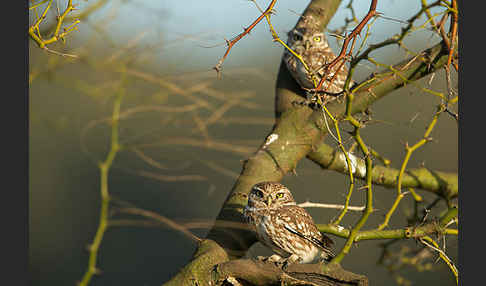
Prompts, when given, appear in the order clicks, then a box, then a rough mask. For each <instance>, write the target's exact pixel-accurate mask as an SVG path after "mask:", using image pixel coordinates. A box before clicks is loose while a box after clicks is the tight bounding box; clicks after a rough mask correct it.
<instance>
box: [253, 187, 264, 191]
mask: <svg viewBox="0 0 486 286" xmlns="http://www.w3.org/2000/svg"><path fill="white" fill-rule="evenodd" d="M253 189H255V190H259V191H261V192H263V189H260V188H259V187H253Z"/></svg>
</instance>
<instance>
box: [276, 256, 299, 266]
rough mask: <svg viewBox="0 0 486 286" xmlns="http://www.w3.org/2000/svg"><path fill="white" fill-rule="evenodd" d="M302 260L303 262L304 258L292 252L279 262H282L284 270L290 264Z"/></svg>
mask: <svg viewBox="0 0 486 286" xmlns="http://www.w3.org/2000/svg"><path fill="white" fill-rule="evenodd" d="M300 262H302V258H301V257H300V256H298V255H297V254H292V255H290V256H289V257H287V258H285V259H282V260H281V261H280V262H279V264H282V265H281V267H282V269H283V270H285V269H287V267H288V266H289V265H290V264H294V263H300Z"/></svg>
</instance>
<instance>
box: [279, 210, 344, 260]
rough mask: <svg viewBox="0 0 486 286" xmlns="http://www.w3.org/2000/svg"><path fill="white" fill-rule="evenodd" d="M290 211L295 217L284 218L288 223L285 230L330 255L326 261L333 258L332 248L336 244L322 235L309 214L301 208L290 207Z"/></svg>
mask: <svg viewBox="0 0 486 286" xmlns="http://www.w3.org/2000/svg"><path fill="white" fill-rule="evenodd" d="M288 211H289V212H290V213H292V214H293V216H292V217H290V216H288V219H286V218H283V219H284V220H285V221H286V223H285V226H284V227H285V229H286V230H288V231H290V232H292V233H293V234H296V235H298V236H300V237H301V238H303V239H305V240H307V241H309V242H311V243H313V244H314V245H316V246H317V247H319V248H321V249H323V250H324V251H325V252H326V254H328V258H327V259H326V260H330V259H331V258H333V257H334V253H333V252H332V250H331V246H332V245H333V244H334V242H333V241H332V239H330V238H329V237H327V236H325V235H322V234H321V232H320V231H319V230H318V229H317V227H316V225H315V224H314V221H313V219H312V217H311V216H310V215H309V213H307V211H306V210H305V209H303V208H301V207H299V206H290V207H289V208H288ZM283 213H285V212H283Z"/></svg>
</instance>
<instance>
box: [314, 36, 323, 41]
mask: <svg viewBox="0 0 486 286" xmlns="http://www.w3.org/2000/svg"><path fill="white" fill-rule="evenodd" d="M313 40H314V42H320V41H321V36H315V37H314V38H313Z"/></svg>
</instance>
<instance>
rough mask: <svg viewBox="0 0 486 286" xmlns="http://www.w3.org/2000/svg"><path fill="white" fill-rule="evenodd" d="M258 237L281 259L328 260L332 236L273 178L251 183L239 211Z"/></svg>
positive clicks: (283, 260) (330, 252)
mask: <svg viewBox="0 0 486 286" xmlns="http://www.w3.org/2000/svg"><path fill="white" fill-rule="evenodd" d="M243 215H244V217H245V218H246V219H247V221H248V223H249V224H250V225H251V226H252V227H254V230H255V232H256V235H257V237H258V240H259V241H260V242H261V243H263V244H264V245H265V246H267V247H269V248H270V249H271V250H272V251H273V252H274V253H275V254H274V255H272V256H270V257H269V258H268V260H270V261H273V262H283V263H295V262H298V263H309V262H316V261H322V260H325V261H330V260H331V259H332V257H333V256H334V254H333V253H332V251H331V245H332V244H333V242H332V240H331V239H330V238H329V237H327V236H325V235H322V234H321V233H320V232H319V230H318V229H317V227H316V225H315V224H314V221H313V220H312V217H311V216H310V215H309V214H308V213H307V212H306V211H305V209H303V208H301V207H299V206H297V205H296V203H295V201H294V198H293V197H292V194H291V193H290V191H289V189H287V188H286V187H285V186H284V185H282V184H280V183H276V182H262V183H258V184H256V185H254V186H253V187H252V189H251V192H250V194H249V196H248V204H247V205H246V206H245V209H244V211H243Z"/></svg>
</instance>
